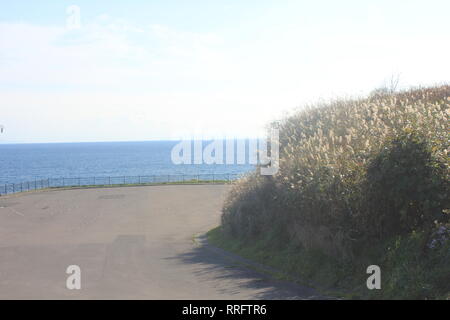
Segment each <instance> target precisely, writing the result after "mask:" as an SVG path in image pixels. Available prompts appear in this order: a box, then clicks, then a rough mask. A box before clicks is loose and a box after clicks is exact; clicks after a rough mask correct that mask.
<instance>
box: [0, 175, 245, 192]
mask: <svg viewBox="0 0 450 320" xmlns="http://www.w3.org/2000/svg"><path fill="white" fill-rule="evenodd" d="M241 176H242V174H236V173H220V174H218V173H203V174H167V175H145V176H115V177H113V176H107V177H76V178H47V179H35V180H32V181H26V182H21V183H6V184H1V185H0V195H6V194H12V193H18V192H25V191H32V190H40V189H48V188H64V187H90V186H92V187H93V186H117V185H151V184H167V183H180V184H181V183H186V184H187V183H200V182H208V183H211V182H212V183H219V182H232V181H234V180H237V179H239V177H241Z"/></svg>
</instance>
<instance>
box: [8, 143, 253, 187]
mask: <svg viewBox="0 0 450 320" xmlns="http://www.w3.org/2000/svg"><path fill="white" fill-rule="evenodd" d="M177 143H178V141H146V142H92V143H40V144H0V184H5V183H20V182H25V181H33V180H35V179H47V178H61V177H65V178H75V177H82V178H83V177H107V176H145V175H178V174H186V175H197V174H212V173H214V174H242V173H246V172H249V171H252V170H255V166H254V165H250V164H233V165H227V164H223V165H217V164H214V165H208V164H197V165H194V164H191V165H187V164H181V165H176V164H173V163H172V161H171V150H172V148H173V147H174V146H175V145H176V144H177ZM206 144H207V142H203V145H204V146H205V145H206Z"/></svg>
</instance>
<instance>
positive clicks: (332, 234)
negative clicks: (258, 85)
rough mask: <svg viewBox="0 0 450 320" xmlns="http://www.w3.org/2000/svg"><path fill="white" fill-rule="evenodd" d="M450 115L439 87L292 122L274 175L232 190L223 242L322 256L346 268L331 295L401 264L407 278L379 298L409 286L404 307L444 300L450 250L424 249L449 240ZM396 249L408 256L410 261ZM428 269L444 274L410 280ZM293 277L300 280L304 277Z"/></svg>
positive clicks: (313, 109)
mask: <svg viewBox="0 0 450 320" xmlns="http://www.w3.org/2000/svg"><path fill="white" fill-rule="evenodd" d="M449 107H450V86H447V85H444V86H439V87H434V88H425V89H414V90H409V91H405V92H400V93H383V92H381V93H374V94H372V95H371V96H369V97H367V98H364V99H359V100H338V101H333V102H330V103H326V104H321V105H316V106H310V107H307V108H305V109H303V110H302V111H300V112H298V113H296V114H294V115H293V116H290V117H288V118H287V119H285V120H284V121H283V122H282V123H281V127H280V170H279V172H278V174H277V175H276V176H273V177H267V176H260V175H257V174H253V175H250V176H248V177H247V178H245V179H242V180H241V181H240V182H238V183H237V184H236V185H235V187H234V189H233V190H232V192H231V193H230V195H229V198H228V200H227V202H226V204H225V207H224V210H223V216H222V230H223V233H224V235H226V236H229V237H233V238H234V239H239V240H240V241H241V242H242V243H249V241H253V242H255V241H263V242H264V243H265V247H264V246H262V247H261V246H260V247H259V248H260V249H261V250H269V251H270V250H271V249H270V248H272V249H273V250H275V252H281V251H282V250H284V249H286V250H287V248H289V250H288V251H289V254H290V255H295V254H296V252H302V254H303V253H305V252H309V253H310V252H319V253H320V254H321V255H322V254H323V255H324V256H325V257H328V258H329V259H330V260H329V261H333V262H330V263H334V264H335V265H336V264H339V266H340V267H339V268H340V269H339V270H341V271H342V268H344V270H343V271H342V272H341V271H339V272H337V271H336V272H337V273H339V275H336V276H335V277H334V278H333V279H334V280H333V281H332V282H333V283H331V285H334V286H336V285H339V284H341V282H342V281H343V278H345V277H347V278H348V277H349V273H350V272H355V270H356V269H357V270H359V269H358V268H359V266H361V268H362V266H363V265H364V264H365V263H373V264H379V265H383V266H385V269H386V268H390V269H391V271H392V272H394V270H396V269H395V268H396V267H397V265H398V264H401V265H402V266H403V267H405V268H406V269H405V270H404V273H406V274H408V272H409V277H408V276H404V275H396V276H395V277H394V276H392V277H390V276H388V277H384V279H385V280H384V285H385V288H386V287H390V288H391V290H390V291H389V290H387V289H386V290H385V291H384V292H383V293H382V294H381V297H392V296H390V294H392V295H393V294H395V295H399V292H398V291H397V290H396V286H397V285H399V286H400V285H401V286H403V288H405V287H406V288H408V286H412V287H411V289H408V290H409V291H408V293H407V294H405V297H418V298H427V297H442V296H445V295H447V294H448V293H449V292H450V288H449V286H450V267H448V266H449V263H450V253H449V248H450V246H449V242H450V241H447V242H445V241H444V242H442V244H441V245H440V246H439V248H429V246H428V244H429V243H430V241H433V239H432V237H433V235H435V234H436V232H437V231H436V230H438V229H439V228H440V229H439V230H441V231H442V230H444V233H445V230H450V229H447V228H448V223H449V207H450V205H449V181H450V179H449V171H450V170H449V165H450V161H449V157H448V149H449V141H450V140H449V137H450V136H449V133H450V130H449V129H450V128H449V114H450V108H449ZM449 233H450V231H449ZM411 241H412V242H413V243H414V245H412V244H411ZM399 243H400V244H399ZM402 243H408V245H406V244H405V245H404V248H406V247H407V246H408V248H410V250H409V251H408V252H407V255H406V256H405V252H402V245H401V244H402ZM395 244H397V246H396V245H395ZM398 246H400V247H398ZM393 247H395V248H397V249H396V250H399V251H398V252H397V254H394V255H393V253H392V252H393V251H392V250H393V249H392V248H393ZM411 248H414V249H411ZM280 250H281V251H280ZM389 250H390V251H389ZM405 250H406V249H405ZM394 251H395V250H394ZM400 255H402V257H403V258H401V259H403V260H401V261H400V260H399V259H400V258H399V256H400ZM303 257H304V256H303ZM408 259H409V260H408ZM430 259H435V260H433V265H438V266H439V268H440V269H439V272H436V274H435V275H433V276H430V275H427V274H423V275H422V274H420V275H417V274H416V275H414V276H413V275H411V274H415V272H416V273H417V272H419V273H420V272H421V271H422V270H416V269H414V270H412V269H411V270H408V268H407V267H406V266H409V267H411V268H419V267H423V268H425V267H427V268H428V263H429V262H430ZM436 259H437V260H436ZM439 259H441V260H439ZM265 260H268V261H269V262H270V257H266V259H265ZM294 260H295V259H294V258H292V259H291V260H290V261H294ZM413 260H414V261H415V262H414V261H413ZM321 261H322V260H321ZM265 262H267V261H265ZM421 263H423V265H422V264H421ZM414 264H415V265H416V267H414ZM343 266H345V267H343ZM441 267H442V268H441ZM291 268H293V269H294V271H295V272H298V273H300V274H302V275H303V276H305V274H304V272H303V269H301V268H304V267H301V268H300V267H299V268H300V269H296V268H295V266H291ZM355 268H356V269H355ZM441 269H442V270H441ZM291 271H292V270H291ZM397 271H398V270H397ZM430 272H432V271H430ZM306 276H308V277H310V278H314V276H313V275H306ZM405 277H406V278H405ZM414 277H416V278H414ZM430 277H431V278H432V279H431V278H430ZM394 278H395V279H394ZM419 278H420V279H419ZM315 280H317V279H315ZM319 280H320V279H319ZM346 281H347V280H346ZM443 281H444V282H445V283H446V285H442V282H443ZM347 282H348V283H353V282H352V281H347ZM347 282H346V283H347ZM410 282H411V283H410ZM412 282H417V283H414V284H412ZM348 283H347V284H348ZM353 284H354V283H353ZM347 287H348V286H347ZM425 287H426V288H428V289H423V288H425ZM423 290H425V291H423ZM427 290H428V291H427ZM389 292H390V293H389ZM400 296H401V295H400Z"/></svg>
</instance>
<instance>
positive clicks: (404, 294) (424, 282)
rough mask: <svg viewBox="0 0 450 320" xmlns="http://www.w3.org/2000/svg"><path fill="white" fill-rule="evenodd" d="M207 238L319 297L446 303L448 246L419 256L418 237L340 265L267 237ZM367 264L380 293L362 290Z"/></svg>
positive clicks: (212, 234)
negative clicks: (376, 268)
mask: <svg viewBox="0 0 450 320" xmlns="http://www.w3.org/2000/svg"><path fill="white" fill-rule="evenodd" d="M207 236H208V242H209V243H210V244H212V245H214V246H216V247H219V248H221V249H223V250H226V251H229V252H232V253H234V254H237V255H239V256H241V257H244V258H246V259H250V260H252V261H255V262H257V263H260V264H263V265H265V266H268V267H271V268H274V269H276V270H278V272H274V273H272V276H273V277H275V278H278V279H284V280H290V281H293V282H296V283H298V284H300V285H305V286H309V287H313V288H315V289H316V290H317V291H319V292H320V293H322V294H323V295H327V296H332V297H336V298H342V299H450V268H449V267H448V266H449V265H450V243H448V244H447V245H446V246H443V247H441V248H439V249H437V250H435V251H433V252H431V253H430V254H428V255H427V257H425V258H424V257H420V254H418V250H417V247H420V246H421V245H422V243H423V234H413V235H411V236H409V237H403V238H397V239H391V240H390V241H386V242H385V243H382V244H379V245H378V246H376V247H374V248H371V250H369V251H368V252H367V254H365V255H364V256H362V257H360V258H359V259H358V261H353V262H352V263H342V262H341V261H339V260H337V259H333V258H332V257H330V256H327V255H325V254H323V253H322V252H321V251H319V250H312V251H307V250H304V249H301V248H298V247H295V246H291V245H288V246H278V247H277V246H274V245H273V243H274V242H273V241H272V239H271V236H267V237H263V238H259V239H254V240H252V241H250V240H247V241H244V240H242V239H239V238H236V237H231V236H229V235H227V234H226V233H225V232H223V230H222V228H221V227H217V228H214V229H212V230H210V231H209V232H208V233H207ZM380 252H385V253H386V254H380ZM371 264H377V265H380V267H381V271H382V276H381V279H382V285H381V290H369V289H367V286H366V280H367V278H368V276H369V275H368V274H366V268H367V266H369V265H371Z"/></svg>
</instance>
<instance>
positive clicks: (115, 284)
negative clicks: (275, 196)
mask: <svg viewBox="0 0 450 320" xmlns="http://www.w3.org/2000/svg"><path fill="white" fill-rule="evenodd" d="M228 189H229V186H225V185H191V186H175V185H173V186H148V187H128V188H104V189H74V190H60V191H43V192H35V193H27V194H20V195H11V196H6V197H0V299H17V298H19V299H298V298H313V295H314V293H313V292H312V291H311V290H309V289H306V288H303V287H299V286H295V285H290V284H286V283H283V282H278V281H271V280H268V279H266V278H265V277H264V276H263V275H261V274H258V273H255V272H253V271H250V270H249V269H246V268H244V267H242V266H239V264H236V263H235V262H233V260H232V259H230V258H229V257H226V256H224V255H221V254H220V253H217V252H213V251H211V250H208V248H207V247H205V246H203V245H199V244H196V243H194V241H193V237H194V235H196V234H201V233H204V232H206V231H208V230H209V229H211V228H213V227H215V226H216V225H218V224H219V221H220V208H221V205H222V203H223V199H224V197H225V195H226V192H227V190H228ZM69 265H78V266H80V268H81V286H82V287H81V290H68V289H67V288H66V279H67V277H68V276H69V275H67V274H66V268H67V267H68V266H69Z"/></svg>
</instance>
